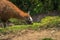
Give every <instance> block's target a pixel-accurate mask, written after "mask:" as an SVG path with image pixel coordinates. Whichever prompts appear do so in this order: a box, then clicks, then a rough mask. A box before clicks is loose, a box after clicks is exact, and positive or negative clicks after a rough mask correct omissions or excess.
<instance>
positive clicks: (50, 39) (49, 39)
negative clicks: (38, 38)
mask: <svg viewBox="0 0 60 40" xmlns="http://www.w3.org/2000/svg"><path fill="white" fill-rule="evenodd" d="M42 40H53V39H52V38H44V39H42Z"/></svg>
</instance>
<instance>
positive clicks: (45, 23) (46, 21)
mask: <svg viewBox="0 0 60 40" xmlns="http://www.w3.org/2000/svg"><path fill="white" fill-rule="evenodd" d="M55 26H56V27H60V17H59V16H47V17H45V18H43V19H42V20H41V22H40V23H33V24H32V25H14V26H11V27H6V28H0V33H5V32H16V31H19V30H24V29H33V30H38V29H39V28H45V27H47V28H49V27H55Z"/></svg>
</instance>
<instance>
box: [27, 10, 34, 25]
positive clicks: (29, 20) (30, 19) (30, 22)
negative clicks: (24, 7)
mask: <svg viewBox="0 0 60 40" xmlns="http://www.w3.org/2000/svg"><path fill="white" fill-rule="evenodd" d="M26 22H27V23H28V24H33V19H32V17H31V16H30V11H28V16H26Z"/></svg>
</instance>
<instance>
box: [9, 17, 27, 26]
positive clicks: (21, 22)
mask: <svg viewBox="0 0 60 40" xmlns="http://www.w3.org/2000/svg"><path fill="white" fill-rule="evenodd" d="M9 21H11V22H12V23H14V24H15V25H21V24H27V23H26V22H25V21H24V20H18V19H15V18H11V19H9Z"/></svg>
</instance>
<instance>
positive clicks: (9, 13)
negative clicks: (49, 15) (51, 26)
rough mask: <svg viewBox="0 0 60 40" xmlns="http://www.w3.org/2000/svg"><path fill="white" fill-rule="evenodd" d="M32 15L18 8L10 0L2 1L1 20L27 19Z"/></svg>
mask: <svg viewBox="0 0 60 40" xmlns="http://www.w3.org/2000/svg"><path fill="white" fill-rule="evenodd" d="M29 16H30V15H29V14H27V13H25V12H24V11H22V10H21V9H19V8H17V7H16V6H15V5H14V4H13V3H11V2H10V1H8V0H0V19H2V20H4V21H7V20H8V19H10V18H18V19H25V18H26V17H29Z"/></svg>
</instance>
